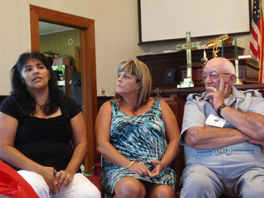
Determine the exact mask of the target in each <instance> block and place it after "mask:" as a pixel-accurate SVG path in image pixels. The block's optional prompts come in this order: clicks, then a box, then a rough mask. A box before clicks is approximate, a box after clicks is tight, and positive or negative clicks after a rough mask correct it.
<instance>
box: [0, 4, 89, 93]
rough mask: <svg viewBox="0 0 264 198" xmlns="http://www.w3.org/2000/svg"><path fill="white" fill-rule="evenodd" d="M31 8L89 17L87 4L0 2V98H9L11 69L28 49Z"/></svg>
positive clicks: (29, 45) (29, 44)
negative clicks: (30, 6)
mask: <svg viewBox="0 0 264 198" xmlns="http://www.w3.org/2000/svg"><path fill="white" fill-rule="evenodd" d="M30 4H32V5H36V6H40V7H44V8H49V9H53V10H57V11H61V12H67V13H70V14H74V15H79V16H82V17H88V2H87V0H74V1H72V0H56V1H54V0H45V1H42V0H23V1H21V0H8V1H7V0H4V1H0V7H1V12H0V27H1V31H0V44H1V48H0V60H1V62H0V85H1V86H0V95H9V94H10V90H11V86H10V69H11V67H12V66H13V65H14V64H15V63H16V61H17V59H18V56H19V55H20V54H21V53H23V52H25V51H29V50H30V48H31V43H30V14H29V5H30Z"/></svg>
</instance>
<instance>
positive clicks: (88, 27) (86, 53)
mask: <svg viewBox="0 0 264 198" xmlns="http://www.w3.org/2000/svg"><path fill="white" fill-rule="evenodd" d="M29 6H30V27H31V50H32V51H39V50H40V43H39V21H43V22H48V23H53V24H57V25H63V26H67V27H72V28H76V29H80V30H81V31H80V52H81V53H80V66H81V67H80V72H81V78H82V104H83V106H82V109H83V115H84V119H85V124H86V129H87V133H88V155H87V157H86V159H85V161H84V164H85V170H86V172H87V173H89V172H90V171H91V170H92V167H93V166H94V164H95V161H97V159H99V154H98V152H97V150H96V147H95V146H96V144H95V133H94V126H95V120H96V116H97V91H96V90H97V89H96V60H95V30H94V20H92V19H88V18H84V17H80V16H75V15H71V14H67V13H63V12H58V11H54V10H50V9H46V8H41V7H38V6H34V5H29Z"/></svg>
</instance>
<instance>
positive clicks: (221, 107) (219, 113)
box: [216, 104, 226, 118]
mask: <svg viewBox="0 0 264 198" xmlns="http://www.w3.org/2000/svg"><path fill="white" fill-rule="evenodd" d="M225 107H226V105H225V104H222V105H220V106H219V107H218V109H217V111H216V113H217V114H218V115H219V116H220V117H221V118H222V116H221V111H222V109H223V108H225Z"/></svg>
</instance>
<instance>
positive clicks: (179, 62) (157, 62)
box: [137, 46, 244, 89]
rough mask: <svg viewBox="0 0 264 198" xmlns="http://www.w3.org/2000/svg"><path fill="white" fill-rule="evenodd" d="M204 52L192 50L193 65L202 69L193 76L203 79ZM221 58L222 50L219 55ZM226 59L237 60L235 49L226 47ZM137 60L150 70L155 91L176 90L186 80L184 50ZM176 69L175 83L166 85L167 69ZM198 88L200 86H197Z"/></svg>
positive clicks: (241, 51) (209, 57)
mask: <svg viewBox="0 0 264 198" xmlns="http://www.w3.org/2000/svg"><path fill="white" fill-rule="evenodd" d="M205 51H206V54H207V58H208V59H209V60H210V59H211V58H212V49H206V50H205ZM203 53H204V50H192V63H193V66H194V67H195V66H196V67H200V68H197V69H200V70H199V71H197V72H199V73H197V74H196V71H195V70H194V71H193V76H198V75H199V77H201V75H200V74H201V71H202V70H201V66H202V63H201V58H202V57H203ZM242 54H244V48H241V47H238V55H242ZM218 55H219V56H221V49H220V51H219V53H218ZM224 57H225V58H228V59H230V58H235V47H234V46H230V47H225V48H224ZM137 58H138V59H139V60H140V61H142V62H144V63H145V64H146V65H147V66H148V67H149V70H150V73H151V76H152V80H153V86H152V87H153V89H155V88H176V87H177V85H178V84H180V82H181V81H182V79H183V78H184V76H183V75H184V69H185V70H186V67H187V60H186V51H185V50H182V51H179V52H173V53H163V54H154V55H145V56H137ZM173 68H174V69H176V72H175V82H173V83H166V84H165V83H164V77H165V73H166V69H173ZM197 86H198V85H197Z"/></svg>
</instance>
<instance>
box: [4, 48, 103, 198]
mask: <svg viewBox="0 0 264 198" xmlns="http://www.w3.org/2000/svg"><path fill="white" fill-rule="evenodd" d="M11 77H12V79H11V82H12V92H11V96H9V97H7V98H6V99H5V100H4V101H3V103H2V104H1V107H0V149H1V152H0V158H1V159H2V160H3V161H4V162H6V163H7V164H9V165H11V166H12V167H13V168H14V169H16V170H17V171H18V173H19V174H20V175H21V176H22V177H23V178H24V179H25V180H26V181H27V182H28V183H29V184H30V185H31V186H32V187H33V189H34V190H35V191H36V193H37V194H38V195H39V197H41V198H47V197H53V196H54V195H56V197H61V198H62V197H78V198H79V197H83V198H86V197H87V198H88V197H100V192H99V190H98V189H97V188H96V187H95V186H94V185H93V184H92V183H91V182H90V181H89V180H88V179H87V178H86V177H85V176H84V175H82V174H81V173H80V170H79V167H80V165H81V164H82V162H83V160H84V157H85V156H86V155H87V149H88V148H87V144H88V143H87V133H86V129H85V122H84V118H83V115H82V112H81V110H80V108H79V107H78V105H77V103H76V102H75V101H74V100H73V99H71V98H70V97H67V96H65V95H64V94H63V93H62V92H61V91H60V89H59V87H58V85H57V79H56V76H55V74H54V72H53V70H52V68H51V65H50V64H49V62H48V60H47V58H46V57H45V56H44V55H43V54H41V53H38V52H31V53H23V54H21V55H20V57H19V59H18V61H17V63H16V64H15V65H14V66H13V68H12V70H11Z"/></svg>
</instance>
